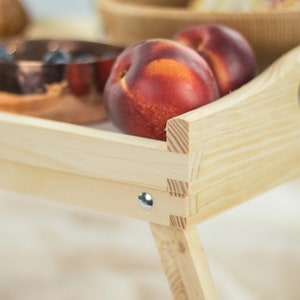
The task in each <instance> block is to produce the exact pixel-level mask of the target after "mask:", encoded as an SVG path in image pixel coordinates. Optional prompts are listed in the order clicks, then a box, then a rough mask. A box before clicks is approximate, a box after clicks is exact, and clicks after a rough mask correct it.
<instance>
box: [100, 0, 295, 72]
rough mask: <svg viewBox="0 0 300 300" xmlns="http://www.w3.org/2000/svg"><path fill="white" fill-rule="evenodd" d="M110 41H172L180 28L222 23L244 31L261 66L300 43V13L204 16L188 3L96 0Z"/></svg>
mask: <svg viewBox="0 0 300 300" xmlns="http://www.w3.org/2000/svg"><path fill="white" fill-rule="evenodd" d="M96 1H97V4H98V8H99V14H100V16H101V21H102V24H103V27H104V29H105V32H106V35H107V38H108V40H109V42H112V43H116V44H120V45H123V46H124V45H128V44H130V43H132V42H134V41H136V40H139V39H145V38H153V37H164V38H170V37H172V36H173V34H174V33H175V32H176V31H177V30H179V29H180V28H183V27H187V26H191V25H195V24H200V23H207V22H218V23H221V24H225V25H228V26H231V27H232V28H235V29H237V30H239V31H240V32H242V33H243V34H244V35H245V36H246V37H247V38H248V39H249V41H250V42H251V44H252V45H253V47H254V49H255V52H256V55H257V58H258V60H259V62H260V65H261V67H262V68H263V67H265V66H267V65H269V64H270V63H272V62H273V61H274V60H275V59H276V58H278V57H279V56H280V55H282V54H283V53H285V52H286V51H288V50H290V49H291V48H293V47H295V46H297V45H298V44H300V10H299V9H297V10H296V9H294V10H284V11H283V10H282V11H274V12H256V13H251V12H241V13H236V12H226V13H201V12H197V11H192V10H189V9H187V3H188V1H187V0H177V1H170V0H161V1H157V0H122V1H121V0H105V1H101V0H96Z"/></svg>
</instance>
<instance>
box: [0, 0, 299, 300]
mask: <svg viewBox="0 0 300 300" xmlns="http://www.w3.org/2000/svg"><path fill="white" fill-rule="evenodd" d="M102 1H105V0H102ZM22 3H23V4H24V6H25V7H26V9H27V11H28V13H29V15H30V18H31V21H32V23H31V25H30V28H29V30H28V35H29V36H30V37H46V36H47V37H48V36H53V37H54V36H55V37H61V36H65V37H70V38H75V37H76V38H78V39H101V38H103V35H102V34H103V32H102V29H101V27H100V21H99V19H98V15H97V13H96V8H95V3H94V2H93V1H88V0H86V1H84V0H76V1H74V0H72V1H71V0H51V1H50V0H49V1H48V0H23V1H22ZM299 200H300V180H296V181H293V182H290V183H287V184H285V185H283V186H280V187H278V188H276V189H274V190H272V191H269V192H268V193H266V194H263V195H261V196H259V197H257V198H255V199H253V200H251V201H248V202H247V203H244V204H242V205H240V206H238V207H236V208H233V209H231V210H230V211H227V212H226V213H223V214H221V215H219V216H216V217H214V218H213V219H211V220H209V221H207V222H205V223H203V224H200V225H199V226H198V230H199V233H200V237H201V240H202V242H203V246H204V249H205V251H206V254H207V257H208V261H209V265H210V268H211V271H212V275H213V279H214V282H215V284H216V288H217V291H218V293H219V296H220V297H219V298H220V300H283V299H284V300H298V299H299V295H300V285H299V277H300V218H299V211H300V201H299ZM0 299H1V300H54V299H55V300H86V299H89V300H100V299H101V300H115V299H122V300H127V299H128V300H157V299H163V300H168V299H169V300H171V296H170V292H169V289H168V284H167V282H166V279H165V277H164V274H163V272H162V269H161V266H160V261H159V257H158V254H157V252H156V249H155V245H154V242H153V240H152V236H151V233H150V230H149V228H148V225H147V224H146V223H144V222H141V221H137V220H132V219H127V218H122V217H116V216H111V215H106V214H102V213H97V212H92V211H88V210H84V209H79V208H76V207H70V206H65V205H59V204H55V203H51V202H48V201H45V200H43V199H37V198H31V197H25V196H23V195H19V194H16V193H12V192H9V191H4V190H0Z"/></svg>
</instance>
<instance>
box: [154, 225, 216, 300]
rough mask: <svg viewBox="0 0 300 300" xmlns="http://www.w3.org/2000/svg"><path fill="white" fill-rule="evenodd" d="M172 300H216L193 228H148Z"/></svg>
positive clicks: (196, 233)
mask: <svg viewBox="0 0 300 300" xmlns="http://www.w3.org/2000/svg"><path fill="white" fill-rule="evenodd" d="M150 228H151V230H152V234H153V237H154V240H155V242H156V245H157V249H158V252H159V254H160V259H161V263H162V266H163V269H164V272H165V274H166V277H167V279H168V281H169V285H170V288H171V292H172V294H173V298H174V300H179V299H180V300H185V299H188V300H216V299H217V296H216V292H215V289H214V285H213V282H212V278H211V274H210V271H209V268H208V264H207V261H206V257H205V254H204V252H203V249H202V245H201V242H200V238H199V235H198V232H197V229H196V227H192V228H188V229H174V228H171V227H166V226H162V225H157V224H150Z"/></svg>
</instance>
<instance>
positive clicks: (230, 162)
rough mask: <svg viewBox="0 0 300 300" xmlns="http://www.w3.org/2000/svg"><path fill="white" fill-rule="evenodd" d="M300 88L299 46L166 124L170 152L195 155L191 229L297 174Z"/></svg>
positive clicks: (299, 166) (299, 167)
mask: <svg viewBox="0 0 300 300" xmlns="http://www.w3.org/2000/svg"><path fill="white" fill-rule="evenodd" d="M299 90H300V46H299V47H296V48H294V49H292V50H291V51H290V52H288V53H287V54H285V55H284V56H282V57H281V58H280V59H278V60H277V61H276V62H275V63H274V64H272V65H271V66H270V67H269V68H268V69H266V70H265V71H264V72H263V73H261V74H260V75H258V76H257V77H256V78H255V79H254V80H252V81H251V82H249V83H248V84H246V85H244V86H243V87H241V88H240V89H238V90H236V91H235V92H232V93H231V94H229V95H227V96H225V97H223V98H222V99H220V100H218V101H215V102H214V103H211V104H209V105H206V106H204V107H202V108H199V109H197V110H194V111H191V112H188V113H186V114H184V115H181V116H178V117H176V118H173V119H171V120H169V122H168V126H167V134H168V147H169V149H170V150H171V151H174V152H178V153H188V154H189V157H190V166H189V170H190V178H189V182H188V183H186V186H187V188H186V190H185V191H184V194H185V195H188V197H189V199H190V200H189V205H190V208H189V209H190V214H191V215H190V218H189V220H188V224H194V223H198V222H201V221H203V220H205V219H207V218H209V217H211V216H214V215H215V214H218V213H220V212H221V211H224V210H226V209H228V208H230V207H232V206H234V205H237V204H239V203H241V202H243V201H246V200H248V199H251V198H252V197H254V196H256V195H259V194H261V193H263V192H266V191H267V190H269V189H272V188H274V187H276V186H278V185H280V184H283V183H284V182H287V181H289V180H292V179H295V178H297V177H299V176H300V100H299V97H300V96H299V93H300V91H299ZM183 184H184V183H181V185H183ZM178 186H179V183H178Z"/></svg>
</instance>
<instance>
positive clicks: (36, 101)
mask: <svg viewBox="0 0 300 300" xmlns="http://www.w3.org/2000/svg"><path fill="white" fill-rule="evenodd" d="M2 45H4V46H5V48H6V49H7V51H8V52H9V53H10V54H12V55H13V57H14V61H13V62H10V63H9V62H0V110H2V111H8V112H14V113H19V114H25V115H31V116H36V117H41V118H47V119H52V120H59V121H64V122H70V123H77V124H86V123H92V122H96V121H99V120H101V119H104V118H105V111H104V109H103V105H102V92H103V88H104V85H105V82H106V80H107V78H108V75H109V72H110V69H111V67H112V65H113V63H114V61H115V59H116V57H117V56H118V54H119V53H120V52H121V51H122V48H120V47H117V46H113V45H107V44H103V43H96V42H85V41H70V40H29V41H7V42H5V43H2ZM56 49H59V50H62V51H65V52H69V53H70V54H71V55H72V57H78V56H80V55H86V54H87V55H92V60H88V61H86V62H74V61H72V62H70V63H67V64H49V63H48V64H45V63H43V57H44V55H45V54H46V53H47V52H49V51H53V50H56Z"/></svg>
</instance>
